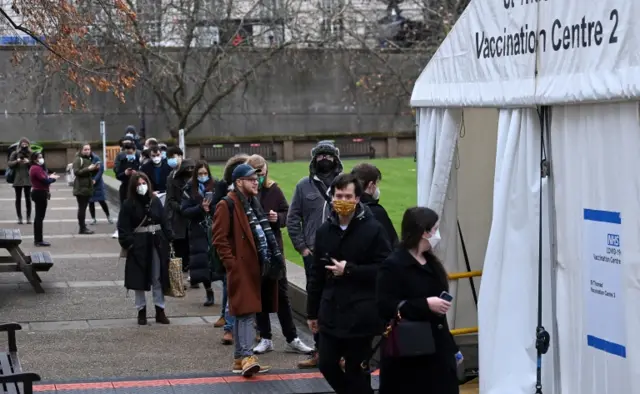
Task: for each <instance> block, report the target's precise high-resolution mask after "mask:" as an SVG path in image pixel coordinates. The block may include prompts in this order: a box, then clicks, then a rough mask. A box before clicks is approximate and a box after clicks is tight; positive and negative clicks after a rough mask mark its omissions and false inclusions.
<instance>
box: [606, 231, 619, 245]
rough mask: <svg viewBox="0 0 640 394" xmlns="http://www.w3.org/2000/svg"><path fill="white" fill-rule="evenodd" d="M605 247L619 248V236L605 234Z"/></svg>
mask: <svg viewBox="0 0 640 394" xmlns="http://www.w3.org/2000/svg"><path fill="white" fill-rule="evenodd" d="M607 245H608V246H614V247H616V248H619V247H620V235H618V234H607Z"/></svg>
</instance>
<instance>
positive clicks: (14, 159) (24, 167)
mask: <svg viewBox="0 0 640 394" xmlns="http://www.w3.org/2000/svg"><path fill="white" fill-rule="evenodd" d="M7 164H8V166H9V168H11V169H12V170H13V172H14V174H15V177H14V180H13V190H14V191H15V194H16V214H17V216H18V224H23V223H24V222H23V221H22V195H23V194H24V202H25V205H26V209H27V224H31V181H30V179H29V167H31V142H30V141H29V139H28V138H26V137H22V138H20V141H19V142H18V147H17V148H16V150H15V151H14V152H12V153H11V155H9V161H8V163H7Z"/></svg>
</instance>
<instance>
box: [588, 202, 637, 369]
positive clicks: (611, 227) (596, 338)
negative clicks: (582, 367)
mask: <svg viewBox="0 0 640 394" xmlns="http://www.w3.org/2000/svg"><path fill="white" fill-rule="evenodd" d="M583 228H584V233H583V240H582V244H583V250H584V252H583V253H584V254H583V267H584V272H585V276H584V279H585V303H584V308H585V316H586V319H587V321H586V333H587V345H588V346H591V347H593V348H596V349H599V350H602V351H604V352H607V353H610V354H613V355H616V356H619V357H622V358H626V357H627V348H626V345H625V344H626V338H627V336H626V330H625V324H626V323H625V303H624V290H623V289H624V287H623V279H624V276H623V271H624V270H623V265H622V264H623V260H622V245H623V244H622V242H623V241H624V239H623V238H622V236H621V234H620V232H621V228H622V218H621V217H620V212H609V211H598V210H594V209H585V210H584V227H583Z"/></svg>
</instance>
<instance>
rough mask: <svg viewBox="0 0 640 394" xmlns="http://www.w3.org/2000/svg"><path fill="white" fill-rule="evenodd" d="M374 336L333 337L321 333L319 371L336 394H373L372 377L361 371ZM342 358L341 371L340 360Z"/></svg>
mask: <svg viewBox="0 0 640 394" xmlns="http://www.w3.org/2000/svg"><path fill="white" fill-rule="evenodd" d="M372 341H373V337H360V338H357V337H356V338H336V337H334V336H331V335H328V334H324V333H321V334H320V349H319V351H318V355H319V357H320V359H319V361H318V368H319V369H320V372H321V373H322V376H324V378H325V379H326V380H327V383H329V385H330V386H331V387H332V388H333V390H335V392H336V394H373V389H372V388H371V374H369V373H368V372H367V371H365V370H364V369H363V368H362V365H361V364H362V362H363V361H365V360H366V359H367V357H369V353H370V352H371V342H372ZM343 357H344V363H345V365H344V369H345V370H344V372H343V371H342V369H341V368H340V359H341V358H343Z"/></svg>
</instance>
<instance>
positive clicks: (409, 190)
mask: <svg viewBox="0 0 640 394" xmlns="http://www.w3.org/2000/svg"><path fill="white" fill-rule="evenodd" d="M362 161H363V160H344V161H343V165H344V169H345V171H350V170H351V168H353V166H354V165H356V164H358V163H360V162H362ZM365 161H367V162H369V163H371V164H375V165H376V166H377V167H378V168H379V169H380V171H381V172H382V182H381V183H380V190H381V198H380V202H381V203H382V205H383V206H384V207H385V209H386V210H387V212H388V213H389V216H390V217H391V220H392V221H393V224H394V225H395V227H396V229H397V230H398V233H399V232H400V222H401V221H402V214H403V213H404V211H405V209H407V208H408V207H411V206H414V205H415V204H416V198H417V196H416V171H415V169H416V164H415V163H414V161H413V158H398V159H375V160H365ZM223 168H224V165H222V164H221V165H212V166H211V172H212V174H213V175H214V176H215V177H218V178H220V177H222V171H223ZM105 174H107V175H110V176H114V174H113V171H112V170H107V171H105ZM269 175H270V176H271V178H272V179H273V180H275V181H276V182H277V183H278V185H279V186H280V188H281V189H282V191H283V192H284V195H285V196H286V197H287V200H289V201H290V200H291V196H292V195H293V190H294V188H295V186H296V184H297V183H298V181H299V180H300V178H302V177H304V176H308V175H309V163H308V162H302V161H300V162H287V163H272V164H270V165H269ZM283 235H284V249H285V250H284V253H285V256H286V258H287V259H288V260H290V261H292V262H294V263H296V264H298V265H302V258H301V257H300V255H299V254H298V253H297V252H296V250H295V249H294V248H293V245H292V244H291V241H290V240H289V236H288V235H287V233H286V229H284V234H283Z"/></svg>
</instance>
